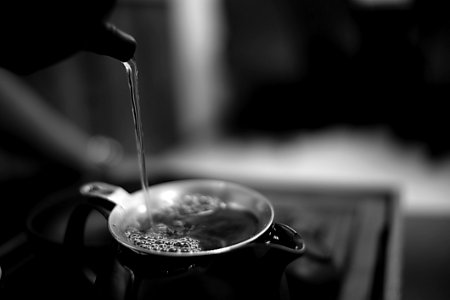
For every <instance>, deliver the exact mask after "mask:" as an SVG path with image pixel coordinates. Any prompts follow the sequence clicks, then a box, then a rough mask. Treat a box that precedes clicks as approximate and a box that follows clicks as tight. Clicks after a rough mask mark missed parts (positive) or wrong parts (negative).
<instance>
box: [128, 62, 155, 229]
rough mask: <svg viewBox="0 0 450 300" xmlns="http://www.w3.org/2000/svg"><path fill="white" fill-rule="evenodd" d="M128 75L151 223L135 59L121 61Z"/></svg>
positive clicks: (139, 157) (142, 178)
mask: <svg viewBox="0 0 450 300" xmlns="http://www.w3.org/2000/svg"><path fill="white" fill-rule="evenodd" d="M123 64H124V66H125V69H126V71H127V75H128V86H129V88H130V94H131V111H132V113H133V121H134V132H135V135H136V147H137V153H138V162H139V170H140V175H141V185H142V190H143V191H144V202H145V204H146V207H147V212H148V218H149V219H148V221H150V224H149V225H151V214H150V199H149V198H150V196H149V191H148V178H147V166H146V160H145V149H144V131H143V129H142V119H141V109H140V103H139V89H138V69H137V64H136V60H135V59H134V58H132V59H130V60H129V61H128V62H124V63H123Z"/></svg>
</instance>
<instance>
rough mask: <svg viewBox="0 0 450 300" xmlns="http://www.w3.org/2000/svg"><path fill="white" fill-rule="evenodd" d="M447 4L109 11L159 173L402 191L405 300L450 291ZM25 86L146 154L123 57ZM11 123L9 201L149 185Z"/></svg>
mask: <svg viewBox="0 0 450 300" xmlns="http://www.w3.org/2000/svg"><path fill="white" fill-rule="evenodd" d="M448 8H449V5H448V4H447V2H446V1H444V0H301V1H299V0H277V1H275V0H258V1H256V0H189V1H182V0H178V1H177V0H170V1H169V0H167V1H163V0H119V1H118V6H117V8H116V10H115V11H114V13H113V15H112V21H113V23H115V24H116V25H117V26H118V27H120V28H121V29H123V30H124V31H126V32H128V33H130V34H131V35H133V36H134V37H135V39H136V40H137V43H138V46H137V52H136V56H135V59H136V62H137V66H138V70H139V93H140V98H141V109H142V117H143V123H144V124H143V125H144V138H145V140H144V141H145V147H146V154H147V158H148V160H147V168H148V172H149V176H150V182H157V181H161V180H165V179H168V178H178V177H216V178H225V179H232V180H234V181H239V182H245V183H257V184H258V185H265V184H284V185H286V184H288V185H291V186H295V185H299V184H305V183H306V184H309V183H311V184H315V185H317V184H319V185H320V184H325V185H329V184H332V185H343V186H346V187H348V186H350V187H355V188H358V187H366V186H370V187H372V186H374V187H380V186H381V187H384V186H387V187H389V188H394V189H396V190H398V192H399V193H398V195H399V198H400V204H401V215H402V224H403V226H402V235H401V240H402V251H401V260H402V266H401V294H402V297H401V298H402V299H408V300H410V299H423V298H424V297H428V298H430V299H448V298H449V296H450V289H449V288H448V286H447V283H446V281H447V278H448V277H449V275H450V257H449V256H448V253H450V235H449V234H448V232H449V231H450V143H449V139H448V137H447V130H448V128H449V125H450V124H449V122H450V121H449V118H448V110H447V109H446V108H447V106H446V105H445V103H446V101H447V99H448V97H449V96H450V21H449V20H450V19H449V18H448V12H449V10H448ZM25 80H26V81H27V82H28V83H29V84H30V85H31V86H33V87H34V88H35V89H36V91H38V93H40V94H41V95H42V96H43V97H44V98H45V99H46V100H47V101H48V103H49V104H50V105H51V106H52V107H53V108H54V109H56V110H57V111H58V113H61V114H62V115H63V116H64V117H65V118H67V119H68V120H70V121H71V122H73V123H74V124H76V126H77V127H79V128H80V129H81V130H83V131H84V132H86V134H87V135H88V136H105V137H108V138H111V139H113V140H114V141H117V143H118V144H119V145H120V148H121V155H123V157H131V160H132V161H133V162H137V158H136V140H135V135H134V129H133V119H132V114H131V105H130V95H129V88H128V84H127V77H126V73H125V69H124V67H123V65H122V64H121V63H120V62H118V61H116V60H113V59H111V58H108V57H101V56H97V55H94V54H89V53H80V54H77V55H76V56H74V57H72V58H70V59H68V60H66V61H64V62H62V63H60V64H58V65H55V66H52V67H51V68H48V69H46V70H42V71H39V72H38V73H35V74H33V75H30V76H28V77H26V78H25ZM15 122H26V120H21V119H17V120H15ZM4 128H5V129H2V130H4V131H5V136H6V137H7V138H6V139H4V140H3V142H2V144H3V145H2V148H3V149H6V150H3V151H4V152H8V153H9V154H10V153H13V154H14V158H15V160H14V159H11V156H9V157H8V156H7V155H4V156H3V157H2V156H0V158H3V164H4V166H5V168H4V170H6V167H9V168H10V169H11V170H15V171H14V178H11V176H10V177H9V178H8V177H5V179H4V180H3V178H2V180H3V181H2V187H4V189H6V190H7V191H8V192H7V193H5V195H11V197H16V196H15V195H16V193H19V192H20V193H25V192H26V191H24V190H23V188H24V186H29V187H30V189H28V191H27V192H28V193H29V194H26V195H29V198H33V199H27V202H28V203H34V202H36V201H37V200H38V199H39V197H40V196H41V195H42V196H43V195H45V194H47V193H49V192H50V191H53V190H58V189H61V188H64V187H65V186H68V185H71V184H74V183H76V182H82V181H86V180H89V179H92V178H95V179H104V180H108V181H110V182H111V183H117V184H121V185H129V186H130V188H139V185H138V177H137V176H138V172H137V163H135V164H133V163H131V165H132V166H131V167H130V168H131V171H130V168H128V169H126V170H125V169H124V170H123V171H122V170H121V169H118V170H116V171H115V172H116V173H115V175H114V176H110V175H108V174H106V173H91V172H90V171H89V172H88V171H87V170H86V169H83V168H80V169H77V168H76V164H66V163H64V162H61V161H57V162H54V161H52V155H48V153H45V151H41V150H36V149H34V148H33V146H32V145H31V143H30V142H29V141H27V138H26V137H21V138H17V137H15V136H14V134H13V133H11V132H10V131H9V130H8V126H7V125H6V126H4ZM68 139H70V137H68ZM17 149H20V151H17ZM22 152H23V153H22ZM37 153H38V154H37ZM23 157H25V158H26V159H24V158H23ZM135 159H136V160H135ZM43 162H45V163H43ZM49 166H51V167H49ZM5 173H7V172H5ZM117 173H119V174H117ZM0 174H2V173H0ZM9 174H11V172H10V173H9ZM5 176H6V175H5ZM37 191H39V192H37ZM19 195H20V194H19ZM17 197H19V196H17ZM21 199H22V198H21Z"/></svg>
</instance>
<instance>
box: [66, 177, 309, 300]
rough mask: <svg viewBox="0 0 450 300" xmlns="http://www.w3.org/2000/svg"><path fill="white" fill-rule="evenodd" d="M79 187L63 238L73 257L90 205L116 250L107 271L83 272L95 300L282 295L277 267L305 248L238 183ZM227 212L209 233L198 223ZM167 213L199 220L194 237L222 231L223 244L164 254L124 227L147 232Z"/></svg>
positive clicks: (261, 198) (96, 184) (207, 227)
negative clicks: (79, 198)
mask: <svg viewBox="0 0 450 300" xmlns="http://www.w3.org/2000/svg"><path fill="white" fill-rule="evenodd" d="M80 192H81V194H82V195H84V198H85V200H86V201H84V202H83V203H80V204H79V205H78V206H77V207H76V208H75V209H74V210H73V212H72V214H71V216H70V218H69V221H68V225H67V230H66V235H65V238H64V242H65V244H66V245H67V246H68V248H70V249H72V250H73V253H74V256H76V253H77V249H80V247H82V243H83V235H84V226H83V223H84V222H85V221H86V217H87V215H88V214H89V212H91V211H92V210H96V211H98V212H100V213H102V214H103V216H104V217H105V218H107V223H108V229H109V232H110V234H111V236H112V237H113V240H114V250H113V251H114V252H115V255H113V258H112V260H111V263H110V264H109V265H108V267H107V268H102V269H101V270H96V271H95V270H90V273H91V275H92V273H94V274H93V276H92V278H91V283H92V285H93V287H94V290H95V292H96V294H97V296H98V297H99V298H102V299H127V300H128V299H133V300H134V299H180V298H189V299H191V298H193V299H194V298H195V299H250V298H251V299H282V298H283V295H282V293H281V292H280V290H281V286H282V285H283V284H284V282H283V275H284V270H285V268H286V267H287V265H288V264H289V263H290V262H292V261H294V260H296V259H298V258H300V257H301V256H302V255H303V253H304V252H305V243H304V240H303V239H302V237H301V236H300V235H299V234H298V233H297V232H296V231H295V230H294V229H292V228H291V227H289V226H287V225H285V224H281V223H277V222H274V209H273V206H272V204H271V203H270V201H269V200H268V199H267V198H266V197H265V196H264V195H262V194H260V193H259V192H257V191H255V190H253V189H251V188H249V187H246V186H243V185H240V184H237V183H233V182H229V181H222V180H212V179H188V180H175V181H169V182H164V183H159V184H155V185H152V186H150V187H149V188H148V190H145V189H144V190H140V191H137V192H134V193H128V192H127V191H126V190H124V189H123V188H121V187H118V186H115V185H111V184H108V183H104V182H91V183H87V184H84V185H83V186H82V187H81V188H80ZM197 200H198V201H197ZM186 205H187V206H186ZM228 209H231V210H233V211H238V212H240V213H242V215H239V214H238V215H237V216H238V217H236V216H235V218H234V219H228V220H227V219H226V218H225V219H224V218H222V219H221V221H219V222H218V224H219V225H218V226H219V227H218V228H216V230H215V229H213V227H215V226H216V225H214V224H213V223H209V225H205V224H202V222H203V221H204V220H211V219H214V218H216V216H219V215H220V214H222V217H223V215H225V216H226V212H227V210H228ZM170 214H172V215H175V216H178V217H179V216H180V215H183V214H185V215H187V216H188V217H187V218H188V219H189V220H191V219H190V218H192V216H195V217H196V218H197V217H198V218H200V219H201V220H203V221H202V222H199V223H198V224H194V223H195V222H194V223H193V224H194V225H189V226H190V227H189V226H188V227H189V228H197V227H196V226H198V228H200V229H199V231H198V232H197V233H196V234H197V236H199V235H202V234H205V233H211V232H213V233H214V234H215V233H219V234H222V233H224V232H226V233H227V234H228V236H227V237H226V238H225V240H226V239H228V241H226V242H224V241H223V240H221V242H220V243H219V244H216V245H214V246H211V245H210V244H208V243H207V242H204V241H200V245H206V246H205V247H204V248H202V249H200V250H198V251H193V250H192V249H189V251H184V250H183V249H184V248H183V249H182V248H178V249H172V250H167V251H163V250H161V249H159V248H158V249H155V248H151V247H146V244H145V243H144V244H142V243H139V242H136V240H133V239H131V238H130V234H129V230H130V228H138V229H140V230H141V232H143V231H145V230H149V228H150V229H151V228H152V226H156V225H155V224H156V223H158V222H163V221H164V220H165V219H164V218H166V217H167V216H168V215H170ZM246 214H249V215H250V216H252V217H251V218H253V219H252V220H253V221H254V222H252V224H251V225H249V224H248V223H246V222H243V221H242V218H244V217H242V216H244V215H246ZM217 218H219V219H220V218H221V217H217ZM161 220H163V221H161ZM166 221H167V220H166ZM179 221H180V219H179V218H178V219H177V220H176V222H175V223H174V224H178V223H177V222H179ZM211 224H213V225H211ZM192 226H193V227H192ZM250 227H251V229H249V228H250ZM192 232H194V231H192ZM193 235H194V236H195V234H193ZM171 238H174V237H171ZM175 238H177V236H176V234H175ZM199 240H200V238H199ZM166 242H167V241H166ZM202 247H203V246H202ZM75 264H77V262H75Z"/></svg>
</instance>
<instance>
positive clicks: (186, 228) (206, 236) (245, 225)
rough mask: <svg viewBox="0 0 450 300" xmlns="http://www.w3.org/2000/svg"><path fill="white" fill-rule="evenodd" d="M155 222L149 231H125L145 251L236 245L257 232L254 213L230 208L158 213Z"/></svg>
mask: <svg viewBox="0 0 450 300" xmlns="http://www.w3.org/2000/svg"><path fill="white" fill-rule="evenodd" d="M153 221H154V224H153V227H152V228H150V229H148V230H145V231H142V230H139V229H137V228H129V229H128V230H127V231H126V233H125V234H126V235H127V237H128V238H129V239H130V241H131V242H132V243H133V244H134V245H136V246H139V247H141V248H144V249H146V250H152V251H161V252H199V251H207V250H213V249H218V248H223V247H227V246H231V245H234V244H237V243H239V242H242V241H245V240H247V239H249V238H250V237H252V236H254V235H255V234H256V233H257V231H258V219H257V218H256V216H255V215H253V214H252V213H251V212H248V211H245V210H240V209H232V208H228V207H220V208H218V209H216V210H214V211H212V212H208V213H204V214H202V213H200V214H188V215H183V216H180V215H177V216H170V215H165V214H156V215H154V216H153Z"/></svg>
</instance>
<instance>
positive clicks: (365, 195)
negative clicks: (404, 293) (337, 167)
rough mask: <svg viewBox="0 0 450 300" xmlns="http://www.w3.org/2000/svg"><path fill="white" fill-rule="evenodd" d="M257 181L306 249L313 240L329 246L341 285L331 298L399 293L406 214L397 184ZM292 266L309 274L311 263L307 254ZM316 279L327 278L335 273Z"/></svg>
mask: <svg viewBox="0 0 450 300" xmlns="http://www.w3.org/2000/svg"><path fill="white" fill-rule="evenodd" d="M254 187H255V188H257V189H258V190H259V191H261V192H262V193H263V194H265V195H266V196H267V197H268V198H269V199H270V200H271V201H272V203H273V204H274V208H275V213H276V221H277V222H281V223H285V224H287V225H290V226H292V227H293V228H294V229H296V230H297V231H298V232H299V233H300V235H302V236H303V237H304V239H305V243H306V247H307V249H308V244H310V246H313V247H314V248H317V245H320V247H322V248H323V249H322V250H325V252H326V251H329V252H330V256H331V262H332V265H333V267H334V268H335V271H336V274H337V276H338V277H339V278H338V281H339V288H338V289H337V290H336V292H335V293H334V294H333V295H331V296H330V293H328V294H327V298H328V299H339V300H359V299H360V300H369V299H386V300H397V299H400V288H401V278H400V276H401V223H402V219H401V213H400V210H399V204H398V199H397V195H396V191H395V190H393V189H390V188H389V187H386V188H383V187H377V188H357V189H354V188H352V187H331V186H323V187H320V186H314V187H312V186H310V187H308V186H303V187H267V186H266V187H257V186H254ZM314 250H315V249H312V251H314ZM289 268H291V269H295V268H297V270H294V271H293V272H294V273H298V274H300V276H301V274H306V275H304V276H305V279H306V280H308V276H309V275H308V271H307V270H306V268H310V266H306V265H305V262H302V258H300V259H299V260H298V261H295V262H294V263H293V264H291V265H290V266H289V267H288V269H289ZM328 275H330V274H328ZM317 279H318V280H319V279H320V280H324V284H325V283H326V284H328V283H329V282H326V280H328V281H329V279H330V277H329V276H328V277H327V276H322V278H317ZM314 280H316V279H314ZM294 288H295V287H294ZM318 291H320V287H319V288H318ZM291 296H292V295H291ZM295 297H297V295H294V299H296V298H295ZM291 298H292V297H291ZM312 298H314V297H312ZM294 299H292V300H294ZM302 299H307V297H302Z"/></svg>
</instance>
